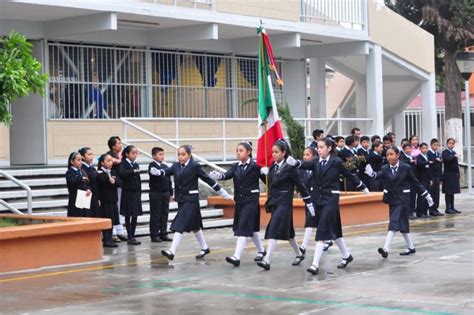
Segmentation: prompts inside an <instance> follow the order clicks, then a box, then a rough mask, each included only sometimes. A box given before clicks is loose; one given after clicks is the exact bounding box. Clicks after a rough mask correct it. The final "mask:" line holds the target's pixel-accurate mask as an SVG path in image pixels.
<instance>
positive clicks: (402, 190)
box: [376, 161, 428, 207]
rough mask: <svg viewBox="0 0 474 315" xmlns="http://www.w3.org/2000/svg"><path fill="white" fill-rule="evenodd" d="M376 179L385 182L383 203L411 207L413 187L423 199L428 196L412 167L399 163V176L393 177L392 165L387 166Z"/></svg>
mask: <svg viewBox="0 0 474 315" xmlns="http://www.w3.org/2000/svg"><path fill="white" fill-rule="evenodd" d="M376 174H377V175H376V178H380V179H382V180H383V185H384V186H383V187H384V190H383V193H384V194H383V202H385V203H388V204H390V205H392V206H394V205H406V206H408V207H409V205H410V192H411V189H412V187H413V188H414V189H415V190H416V191H417V192H418V194H420V195H421V196H422V197H424V196H426V194H428V191H427V190H426V189H425V187H423V185H422V184H421V183H420V181H419V180H418V179H417V178H416V176H415V173H414V172H413V169H412V167H411V166H410V165H408V164H407V163H404V162H401V161H400V162H399V164H398V170H397V175H396V176H395V178H394V177H393V176H392V169H391V167H390V164H385V165H384V166H383V167H382V170H381V171H380V172H377V173H376Z"/></svg>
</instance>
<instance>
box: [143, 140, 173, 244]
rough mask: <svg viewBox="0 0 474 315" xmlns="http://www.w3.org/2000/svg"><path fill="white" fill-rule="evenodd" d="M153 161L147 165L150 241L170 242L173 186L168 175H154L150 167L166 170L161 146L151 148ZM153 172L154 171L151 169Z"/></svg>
mask: <svg viewBox="0 0 474 315" xmlns="http://www.w3.org/2000/svg"><path fill="white" fill-rule="evenodd" d="M151 155H152V157H153V160H154V161H153V162H151V163H150V164H149V165H148V174H149V175H150V182H149V185H150V192H149V195H150V238H151V241H152V242H158V243H159V242H162V241H166V242H170V241H171V239H170V238H169V237H168V236H167V232H168V214H169V209H170V200H171V198H172V197H173V188H172V186H171V179H170V178H169V177H162V176H155V175H153V174H152V171H151V170H152V169H156V170H166V169H167V168H168V166H167V165H166V164H165V163H164V160H165V151H164V150H163V149H162V148H159V147H154V148H153V149H151ZM153 173H155V172H154V171H153Z"/></svg>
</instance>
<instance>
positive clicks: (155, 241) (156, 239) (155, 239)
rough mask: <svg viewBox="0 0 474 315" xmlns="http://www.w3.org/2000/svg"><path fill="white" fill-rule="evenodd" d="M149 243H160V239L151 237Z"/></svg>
mask: <svg viewBox="0 0 474 315" xmlns="http://www.w3.org/2000/svg"><path fill="white" fill-rule="evenodd" d="M151 241H152V242H153V243H161V238H159V237H152V238H151Z"/></svg>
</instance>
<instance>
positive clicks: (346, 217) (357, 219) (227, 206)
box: [207, 192, 388, 228]
mask: <svg viewBox="0 0 474 315" xmlns="http://www.w3.org/2000/svg"><path fill="white" fill-rule="evenodd" d="M382 195H383V193H381V192H371V193H370V194H369V195H364V194H362V193H359V192H347V193H342V194H341V199H340V211H341V220H342V225H343V226H349V225H358V224H366V223H377V222H383V221H387V220H388V205H386V204H384V203H383V202H382ZM262 196H263V195H262ZM262 196H261V197H260V225H261V227H262V228H265V227H266V226H267V224H268V221H269V220H270V214H269V213H266V212H265V208H264V204H265V200H266V199H265V197H262ZM207 200H208V203H209V205H212V206H214V207H217V208H222V209H224V217H226V218H233V217H234V201H233V200H225V199H223V198H222V197H220V196H210V197H208V199H207ZM304 222H305V208H304V202H303V201H302V200H301V199H299V198H295V199H294V201H293V223H294V225H295V228H303V227H304Z"/></svg>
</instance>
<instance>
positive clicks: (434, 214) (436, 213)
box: [430, 211, 441, 217]
mask: <svg viewBox="0 0 474 315" xmlns="http://www.w3.org/2000/svg"><path fill="white" fill-rule="evenodd" d="M440 214H441V213H439V212H436V211H430V216H431V217H438V216H440Z"/></svg>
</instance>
